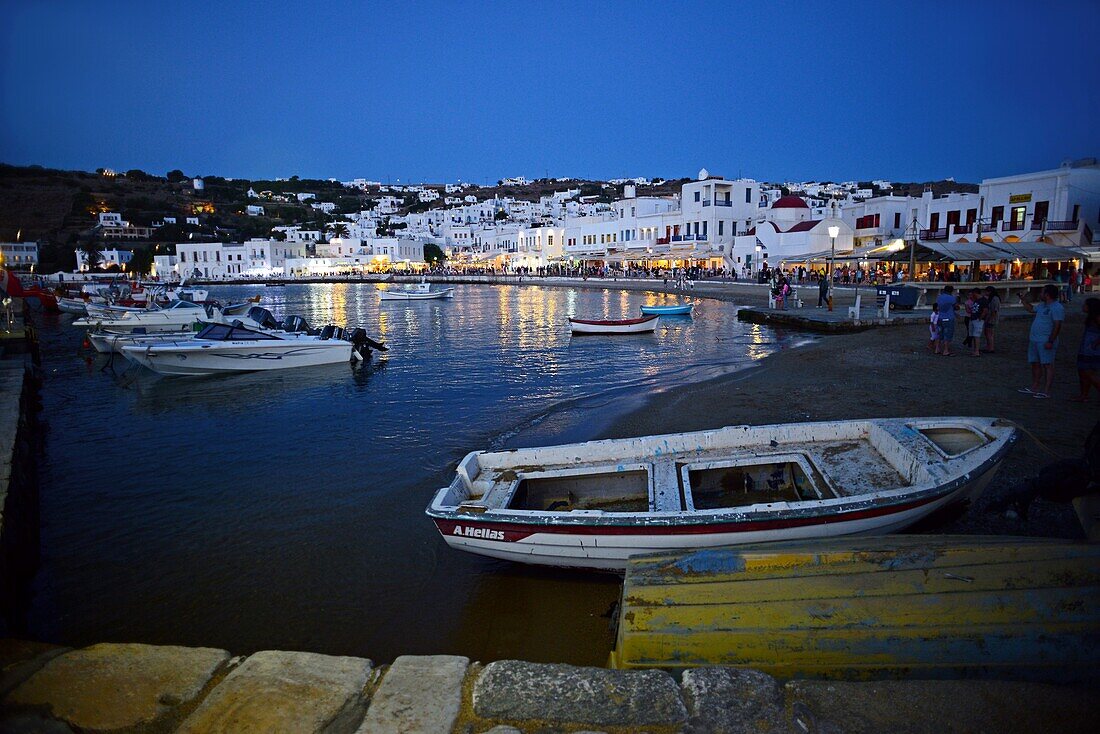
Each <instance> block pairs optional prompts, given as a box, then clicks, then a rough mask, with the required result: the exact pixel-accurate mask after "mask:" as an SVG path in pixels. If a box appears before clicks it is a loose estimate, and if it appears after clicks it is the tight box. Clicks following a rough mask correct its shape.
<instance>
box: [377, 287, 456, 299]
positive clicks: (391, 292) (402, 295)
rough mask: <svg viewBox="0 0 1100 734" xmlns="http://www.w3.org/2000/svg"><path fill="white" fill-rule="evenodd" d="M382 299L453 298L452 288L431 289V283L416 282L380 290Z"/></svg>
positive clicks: (453, 291) (453, 290)
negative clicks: (401, 286)
mask: <svg viewBox="0 0 1100 734" xmlns="http://www.w3.org/2000/svg"><path fill="white" fill-rule="evenodd" d="M381 294H382V295H381V299H382V300H383V301H427V300H430V299H433V298H454V295H455V289H454V288H443V289H441V290H438V291H433V290H432V284H431V283H417V284H416V285H412V286H409V287H408V288H387V289H386V290H384V291H381Z"/></svg>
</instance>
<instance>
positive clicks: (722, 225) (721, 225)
mask: <svg viewBox="0 0 1100 734" xmlns="http://www.w3.org/2000/svg"><path fill="white" fill-rule="evenodd" d="M725 224H726V223H725V222H723V221H722V220H721V219H719V220H718V236H719V237H721V236H722V235H723V234H725V229H726V227H725Z"/></svg>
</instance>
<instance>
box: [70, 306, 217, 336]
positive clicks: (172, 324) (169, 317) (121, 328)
mask: <svg viewBox="0 0 1100 734" xmlns="http://www.w3.org/2000/svg"><path fill="white" fill-rule="evenodd" d="M222 320H223V316H222V313H221V311H220V310H219V309H218V308H217V307H214V306H209V307H206V306H200V305H199V304H197V303H191V302H190V301H176V302H175V303H173V304H172V305H170V306H168V307H167V308H163V309H159V310H154V311H147V310H141V311H127V312H125V313H120V314H117V315H114V314H112V315H108V316H95V317H93V316H85V317H84V318H82V319H77V320H76V321H74V322H73V325H74V326H83V327H87V328H89V329H93V330H95V331H107V332H112V333H115V334H130V333H133V332H134V330H135V329H136V330H139V331H144V332H145V333H152V332H156V331H181V330H184V329H188V328H190V327H191V325H192V324H194V323H195V322H196V321H222Z"/></svg>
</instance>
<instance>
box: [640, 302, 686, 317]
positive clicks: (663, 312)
mask: <svg viewBox="0 0 1100 734" xmlns="http://www.w3.org/2000/svg"><path fill="white" fill-rule="evenodd" d="M692 308H693V307H692V306H691V304H688V305H687V306H642V313H648V314H657V315H658V316H679V315H684V314H689V313H691V309H692Z"/></svg>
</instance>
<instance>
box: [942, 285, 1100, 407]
mask: <svg viewBox="0 0 1100 734" xmlns="http://www.w3.org/2000/svg"><path fill="white" fill-rule="evenodd" d="M960 295H961V294H960ZM960 295H956V293H955V287H954V286H952V285H947V286H944V288H943V291H942V292H941V293H940V295H939V296H938V297H937V298H936V302H935V304H933V306H932V315H931V316H930V317H929V326H928V329H929V334H928V348H929V350H931V351H932V353H933V354H937V355H942V356H945V357H950V356H952V355H953V354H954V352H952V351H951V346H952V342H953V341H954V339H955V332H956V324H957V322H958V321H959V320H960V319H961V320H962V322H963V326H962V333H963V334H964V335H965V337H964V340H963V346H964V347H966V349H967V353H968V354H969V355H970V356H971V357H979V356H981V355H982V354H992V353H994V352H995V350H996V332H997V324H998V322H999V320H1000V314H1001V299H1000V296H999V295H998V293H997V289H996V288H994V287H993V286H985V287H984V288H971V289H968V290H966V291H965V297H960ZM1019 298H1020V303H1021V304H1022V305H1023V307H1024V308H1025V309H1027V311H1028V313H1030V314H1032V322H1031V327H1030V329H1029V331H1028V347H1027V361H1028V364H1029V365H1030V367H1031V384H1030V385H1029V386H1027V387H1021V388H1020V389H1019V392H1020V393H1022V394H1024V395H1029V396H1031V397H1033V398H1037V399H1048V398H1050V396H1051V390H1052V386H1053V384H1054V358H1055V355H1056V354H1057V351H1058V345H1059V338H1060V336H1061V334H1062V326H1063V324H1064V323H1065V320H1066V309H1065V303H1068V302H1069V301H1070V298H1072V296H1071V295H1070V298H1067V294H1066V293H1065V289H1064V288H1063V287H1062V286H1061V285H1055V284H1047V285H1045V286H1043V289H1042V291H1041V292H1040V296H1039V299H1038V300H1037V301H1033V300H1032V299H1030V298H1028V297H1025V296H1024V295H1023V294H1021V295H1020V296H1019ZM1081 310H1082V312H1083V313H1084V316H1085V330H1084V334H1083V336H1082V338H1081V344H1080V346H1079V347H1078V350H1077V376H1078V381H1079V387H1080V393H1079V394H1078V395H1076V396H1075V397H1072V398H1070V400H1073V401H1074V402H1079V403H1084V402H1087V401H1088V399H1089V395H1090V394H1091V391H1092V389H1093V388H1096V390H1097V391H1098V392H1100V298H1086V299H1085V301H1084V303H1083V304H1082V309H1081Z"/></svg>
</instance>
